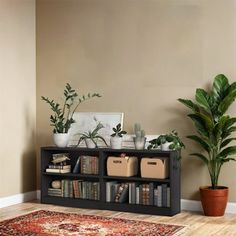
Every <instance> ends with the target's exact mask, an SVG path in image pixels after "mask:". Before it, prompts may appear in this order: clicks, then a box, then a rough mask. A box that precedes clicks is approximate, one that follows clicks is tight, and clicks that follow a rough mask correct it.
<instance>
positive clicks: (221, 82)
mask: <svg viewBox="0 0 236 236" xmlns="http://www.w3.org/2000/svg"><path fill="white" fill-rule="evenodd" d="M228 88H229V82H228V79H227V78H226V76H225V75H223V74H219V75H217V76H216V77H215V79H214V82H213V86H212V93H211V94H212V97H213V98H214V101H215V102H216V103H217V104H219V103H220V101H221V100H222V99H223V98H224V97H225V93H226V91H227V89H228Z"/></svg>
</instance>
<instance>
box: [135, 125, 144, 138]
mask: <svg viewBox="0 0 236 236" xmlns="http://www.w3.org/2000/svg"><path fill="white" fill-rule="evenodd" d="M134 134H135V138H136V139H143V138H144V137H145V131H144V130H143V129H141V125H140V124H139V123H135V124H134Z"/></svg>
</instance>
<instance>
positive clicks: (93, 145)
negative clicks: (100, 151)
mask: <svg viewBox="0 0 236 236" xmlns="http://www.w3.org/2000/svg"><path fill="white" fill-rule="evenodd" d="M85 143H86V146H87V148H95V147H96V144H95V143H94V142H93V140H92V139H90V138H86V139H85Z"/></svg>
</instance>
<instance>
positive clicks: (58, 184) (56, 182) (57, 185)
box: [51, 180, 61, 189]
mask: <svg viewBox="0 0 236 236" xmlns="http://www.w3.org/2000/svg"><path fill="white" fill-rule="evenodd" d="M51 185H52V188H55V189H59V188H61V181H60V180H54V181H52V183H51Z"/></svg>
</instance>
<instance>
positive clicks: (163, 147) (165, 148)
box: [161, 142, 171, 151]
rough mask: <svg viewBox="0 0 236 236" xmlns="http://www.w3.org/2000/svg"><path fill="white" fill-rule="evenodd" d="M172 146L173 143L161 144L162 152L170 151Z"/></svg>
mask: <svg viewBox="0 0 236 236" xmlns="http://www.w3.org/2000/svg"><path fill="white" fill-rule="evenodd" d="M170 145H171V142H165V143H162V144H161V150H162V151H170V148H169V146H170Z"/></svg>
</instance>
